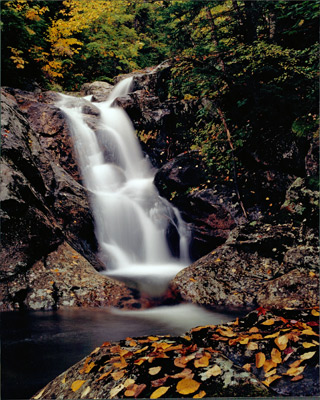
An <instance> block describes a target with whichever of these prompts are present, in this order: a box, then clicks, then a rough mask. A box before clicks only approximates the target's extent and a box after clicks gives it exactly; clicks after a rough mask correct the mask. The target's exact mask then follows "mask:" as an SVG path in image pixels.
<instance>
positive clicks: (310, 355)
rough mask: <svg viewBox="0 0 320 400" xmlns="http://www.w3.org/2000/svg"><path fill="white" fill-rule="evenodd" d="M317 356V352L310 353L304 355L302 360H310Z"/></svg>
mask: <svg viewBox="0 0 320 400" xmlns="http://www.w3.org/2000/svg"><path fill="white" fill-rule="evenodd" d="M315 354H316V351H310V352H309V353H304V354H302V355H301V357H300V358H301V360H309V359H310V358H312V357H313V356H314V355H315Z"/></svg>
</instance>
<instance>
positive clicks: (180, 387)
mask: <svg viewBox="0 0 320 400" xmlns="http://www.w3.org/2000/svg"><path fill="white" fill-rule="evenodd" d="M199 387H200V383H199V382H197V381H195V380H193V379H190V378H184V379H181V381H179V382H178V384H177V388H176V390H177V392H178V393H180V394H190V393H194V392H196V391H197V390H198V389H199Z"/></svg>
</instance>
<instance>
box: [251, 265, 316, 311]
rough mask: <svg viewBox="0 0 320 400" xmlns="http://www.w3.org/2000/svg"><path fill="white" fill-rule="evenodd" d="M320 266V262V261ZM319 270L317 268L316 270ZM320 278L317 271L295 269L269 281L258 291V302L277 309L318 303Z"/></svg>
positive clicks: (311, 305)
mask: <svg viewBox="0 0 320 400" xmlns="http://www.w3.org/2000/svg"><path fill="white" fill-rule="evenodd" d="M318 264H319V265H318V268H319V266H320V263H319V261H318ZM316 271H317V270H316ZM318 298H319V279H318V277H317V272H313V271H311V273H310V271H308V270H306V271H302V270H298V269H293V270H292V271H289V272H288V273H286V274H284V275H282V276H280V277H279V278H276V279H273V280H271V281H270V282H267V283H265V284H264V285H263V287H262V288H261V289H260V290H259V291H258V293H257V303H258V304H263V307H265V308H270V309H276V308H283V307H292V308H307V307H313V306H314V305H315V304H317V302H318Z"/></svg>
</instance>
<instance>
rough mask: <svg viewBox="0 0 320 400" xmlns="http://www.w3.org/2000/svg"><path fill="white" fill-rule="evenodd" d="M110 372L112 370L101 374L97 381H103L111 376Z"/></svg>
mask: <svg viewBox="0 0 320 400" xmlns="http://www.w3.org/2000/svg"><path fill="white" fill-rule="evenodd" d="M110 374H111V370H110V371H108V372H105V373H104V374H102V375H101V376H100V378H99V379H97V382H99V381H101V380H102V379H104V378H106V377H107V376H109V375H110Z"/></svg>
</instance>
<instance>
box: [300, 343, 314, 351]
mask: <svg viewBox="0 0 320 400" xmlns="http://www.w3.org/2000/svg"><path fill="white" fill-rule="evenodd" d="M302 346H303V347H304V348H305V349H309V348H310V347H314V346H315V344H313V343H308V342H303V343H302Z"/></svg>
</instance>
